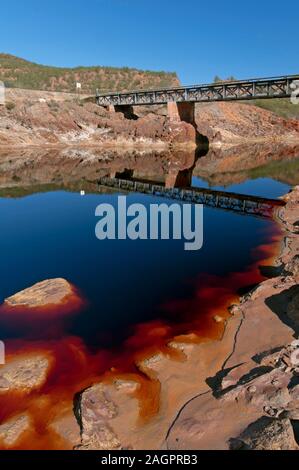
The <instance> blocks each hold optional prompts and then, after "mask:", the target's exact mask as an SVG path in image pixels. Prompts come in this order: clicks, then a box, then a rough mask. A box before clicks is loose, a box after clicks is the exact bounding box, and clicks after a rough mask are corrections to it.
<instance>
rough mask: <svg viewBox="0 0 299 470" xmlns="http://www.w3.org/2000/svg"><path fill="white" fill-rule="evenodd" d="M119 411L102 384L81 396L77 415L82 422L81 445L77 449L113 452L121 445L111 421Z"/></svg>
mask: <svg viewBox="0 0 299 470" xmlns="http://www.w3.org/2000/svg"><path fill="white" fill-rule="evenodd" d="M117 413H118V410H117V406H116V405H115V403H114V402H113V401H112V400H111V399H110V397H109V395H108V393H107V391H105V390H104V386H103V385H102V384H96V385H93V386H92V387H90V388H88V389H87V390H85V391H83V392H82V394H81V395H80V398H79V401H78V404H77V414H78V417H79V420H80V421H81V429H82V432H81V444H80V445H79V446H78V447H77V449H81V450H83V449H85V450H86V449H93V450H113V449H119V448H120V446H121V444H120V441H119V439H118V437H117V435H116V434H115V432H114V430H113V429H112V427H111V426H110V424H109V421H110V420H111V419H112V418H114V417H115V416H117Z"/></svg>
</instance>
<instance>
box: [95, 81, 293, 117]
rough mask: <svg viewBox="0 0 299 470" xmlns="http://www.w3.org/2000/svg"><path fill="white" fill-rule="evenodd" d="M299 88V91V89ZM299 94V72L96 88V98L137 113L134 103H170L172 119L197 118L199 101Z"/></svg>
mask: <svg viewBox="0 0 299 470" xmlns="http://www.w3.org/2000/svg"><path fill="white" fill-rule="evenodd" d="M296 90H298V93H297V92H296ZM292 93H296V96H297V95H298V94H299V75H284V76H280V77H270V78H252V79H248V80H236V81H223V82H216V83H210V84H206V85H192V86H181V87H176V88H163V89H157V90H137V91H129V92H124V93H116V92H111V93H106V94H100V93H99V91H98V90H97V92H96V102H97V104H98V105H100V106H105V107H107V108H109V109H110V111H116V112H122V113H123V114H124V115H125V116H126V117H130V116H134V113H133V106H141V105H142V106H146V105H159V104H166V105H167V109H168V115H169V118H170V119H171V120H174V121H176V120H179V121H186V122H189V123H193V122H194V110H195V103H207V102H213V101H244V100H254V99H270V98H289V97H291V96H292Z"/></svg>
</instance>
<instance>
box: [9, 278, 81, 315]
mask: <svg viewBox="0 0 299 470" xmlns="http://www.w3.org/2000/svg"><path fill="white" fill-rule="evenodd" d="M72 294H73V288H72V286H71V284H70V283H69V282H68V281H66V280H65V279H62V278H57V279H47V280H45V281H41V282H38V283H37V284H34V285H33V286H32V287H28V288H27V289H24V290H22V291H20V292H18V293H17V294H14V295H12V296H11V297H8V298H7V299H5V304H6V305H8V306H9V307H22V306H24V307H27V308H35V307H44V306H47V305H59V304H61V303H62V302H63V301H64V300H65V299H66V298H67V297H68V296H71V295H72Z"/></svg>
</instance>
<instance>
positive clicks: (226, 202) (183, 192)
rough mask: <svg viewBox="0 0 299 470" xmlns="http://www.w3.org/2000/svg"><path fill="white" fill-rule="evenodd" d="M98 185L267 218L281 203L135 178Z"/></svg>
mask: <svg viewBox="0 0 299 470" xmlns="http://www.w3.org/2000/svg"><path fill="white" fill-rule="evenodd" d="M98 183H99V185H101V186H105V187H109V188H113V189H116V190H121V191H128V192H131V191H135V192H138V193H143V194H150V195H155V196H158V197H165V198H168V199H174V200H179V201H182V202H189V203H195V204H204V205H207V206H210V207H215V208H219V209H225V210H230V211H234V212H238V213H240V214H248V215H253V216H258V217H266V218H271V217H272V216H273V211H274V209H275V208H278V207H281V206H284V205H285V202H284V201H282V200H280V199H267V198H263V197H257V196H249V195H244V194H236V193H230V192H224V191H215V190H212V189H204V188H196V187H190V188H166V187H165V186H164V185H163V184H162V183H153V182H145V181H143V180H138V179H134V178H132V179H120V178H108V177H102V178H100V179H99V180H98Z"/></svg>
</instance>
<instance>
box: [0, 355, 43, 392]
mask: <svg viewBox="0 0 299 470" xmlns="http://www.w3.org/2000/svg"><path fill="white" fill-rule="evenodd" d="M50 365H51V357H50V356H48V355H46V354H42V353H39V354H34V355H33V354H32V355H25V354H24V355H21V356H17V357H16V358H15V359H12V360H10V361H8V362H7V364H5V365H4V366H0V394H1V393H3V392H4V393H5V392H9V391H13V390H16V391H18V390H22V391H26V392H28V391H31V390H33V389H36V388H39V387H40V386H42V385H43V384H44V382H45V381H46V378H47V375H48V370H49V368H50Z"/></svg>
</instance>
